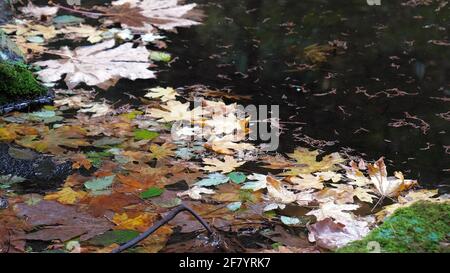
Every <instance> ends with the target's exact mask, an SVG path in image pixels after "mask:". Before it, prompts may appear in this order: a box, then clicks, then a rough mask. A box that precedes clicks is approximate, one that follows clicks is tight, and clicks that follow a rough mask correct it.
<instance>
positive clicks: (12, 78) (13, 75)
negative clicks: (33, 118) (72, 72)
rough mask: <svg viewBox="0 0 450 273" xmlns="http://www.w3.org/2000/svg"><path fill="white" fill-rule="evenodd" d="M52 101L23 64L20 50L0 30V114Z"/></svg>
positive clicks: (45, 89) (50, 96)
mask: <svg viewBox="0 0 450 273" xmlns="http://www.w3.org/2000/svg"><path fill="white" fill-rule="evenodd" d="M52 100H53V95H51V94H49V91H48V90H47V88H45V87H44V86H42V85H41V84H40V83H39V82H38V81H37V80H36V78H35V76H34V75H33V73H32V72H31V71H30V70H29V68H28V66H27V65H26V64H25V62H24V58H23V54H22V52H21V51H20V49H19V48H18V47H17V46H16V44H15V43H14V42H13V41H11V39H9V38H8V36H7V35H6V34H5V33H4V32H3V31H2V30H1V29H0V114H4V113H6V112H9V111H13V110H21V109H24V108H27V107H28V106H30V105H34V104H43V103H48V104H50V103H52Z"/></svg>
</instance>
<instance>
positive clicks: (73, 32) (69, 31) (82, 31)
mask: <svg viewBox="0 0 450 273" xmlns="http://www.w3.org/2000/svg"><path fill="white" fill-rule="evenodd" d="M60 32H61V33H63V34H65V35H66V38H67V39H74V38H87V40H88V41H89V42H90V43H92V44H95V43H98V42H100V41H101V40H103V37H102V34H103V33H104V31H101V30H98V29H97V28H95V27H93V26H90V25H83V24H80V25H79V26H65V27H64V28H63V29H61V30H60Z"/></svg>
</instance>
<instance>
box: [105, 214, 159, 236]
mask: <svg viewBox="0 0 450 273" xmlns="http://www.w3.org/2000/svg"><path fill="white" fill-rule="evenodd" d="M155 218H156V214H151V213H143V214H140V215H138V216H136V217H129V216H128V214H127V213H116V214H114V217H113V219H112V222H113V223H114V224H116V225H117V226H116V227H115V229H119V230H120V229H129V230H137V231H141V232H142V231H145V230H146V229H147V228H148V227H149V226H150V225H151V224H152V223H153V221H154V220H155Z"/></svg>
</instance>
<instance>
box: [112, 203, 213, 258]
mask: <svg viewBox="0 0 450 273" xmlns="http://www.w3.org/2000/svg"><path fill="white" fill-rule="evenodd" d="M182 211H188V212H189V213H190V214H192V215H193V216H194V217H195V218H196V219H197V220H198V221H199V222H200V223H201V224H202V225H203V226H204V227H205V229H206V230H207V231H208V233H209V234H212V233H213V231H212V229H211V227H210V226H209V225H208V223H206V221H205V220H203V218H202V217H201V216H200V215H198V214H197V213H196V212H195V211H194V210H192V209H191V208H190V207H188V206H186V205H185V204H181V205H179V206H178V207H176V208H175V209H173V210H172V211H170V212H169V213H168V214H167V215H166V216H164V217H163V218H162V219H161V220H159V221H158V222H156V224H154V225H153V226H152V227H150V228H149V229H147V230H146V231H145V232H144V233H142V234H140V235H139V236H137V237H136V238H134V239H132V240H130V241H128V242H127V243H125V244H123V245H121V246H119V247H117V248H116V249H114V250H113V251H111V253H120V252H122V251H124V250H127V249H129V248H130V247H133V246H135V245H136V244H138V243H139V242H141V241H142V240H144V239H145V238H147V237H148V236H150V235H151V234H152V233H153V232H155V231H156V230H157V229H158V228H160V227H162V226H163V225H165V224H167V223H168V222H169V221H170V220H172V219H173V218H175V216H177V215H178V214H179V213H180V212H182Z"/></svg>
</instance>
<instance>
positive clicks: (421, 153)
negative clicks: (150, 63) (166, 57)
mask: <svg viewBox="0 0 450 273" xmlns="http://www.w3.org/2000/svg"><path fill="white" fill-rule="evenodd" d="M92 2H97V3H98V2H99V1H86V0H85V1H84V2H83V4H86V5H88V4H91V3H92ZM100 2H101V1H100ZM195 2H196V3H198V4H199V5H200V7H201V8H202V9H203V10H204V12H205V14H206V16H207V17H206V18H205V20H204V24H203V25H201V26H196V27H191V28H188V29H179V31H178V33H177V34H172V33H165V34H164V35H166V36H167V37H168V38H169V42H168V48H167V49H166V50H167V51H168V52H170V53H171V54H172V55H173V57H175V58H176V61H175V62H172V63H171V64H170V67H164V66H160V67H158V70H159V73H158V79H157V80H151V81H136V82H132V81H128V80H121V81H120V82H119V84H118V85H117V86H116V87H114V88H112V89H111V90H108V91H107V92H104V93H101V95H100V96H102V97H105V98H107V99H108V100H110V101H112V102H116V101H119V100H120V101H121V102H123V103H129V102H130V103H136V101H132V100H130V99H129V97H128V96H127V95H125V94H124V92H127V93H131V94H134V95H142V94H144V93H145V91H144V89H146V88H150V87H155V86H156V85H161V86H173V87H185V86H190V85H194V84H203V85H207V86H209V87H211V88H213V89H229V90H231V93H232V94H238V95H252V100H251V101H246V102H242V103H245V104H256V105H265V104H269V105H280V112H281V113H280V114H281V116H280V118H281V121H282V122H283V125H284V126H285V131H284V133H283V134H282V135H281V141H280V147H279V150H278V152H283V153H285V152H292V150H293V149H294V148H295V147H297V146H303V147H316V148H321V149H323V150H324V151H326V152H332V151H341V152H347V153H349V154H350V155H362V156H363V157H364V158H365V159H367V160H376V159H378V158H379V157H380V156H385V157H386V159H387V160H388V162H389V165H388V168H389V170H390V171H391V172H393V171H394V170H401V171H403V172H404V173H406V176H408V177H409V178H418V179H419V182H420V183H421V184H422V185H425V186H430V187H442V189H443V190H444V191H447V190H448V188H447V187H448V185H449V184H450V157H449V153H450V138H449V132H450V121H449V116H450V112H449V111H450V79H449V78H450V61H449V59H450V58H449V57H450V47H449V46H445V45H437V44H436V43H439V42H437V41H442V40H446V41H447V42H448V41H449V40H450V39H449V29H448V27H449V22H450V21H449V17H450V11H449V10H450V9H449V7H448V6H447V7H444V8H443V9H441V10H440V11H436V8H437V5H435V4H434V5H431V6H419V7H408V6H402V5H401V1H382V5H381V6H369V5H368V4H367V3H366V1H365V0H358V1H356V0H349V1H332V0H329V1H326V0H304V1H298V0H226V1H220V0H214V1H207V0H197V1H195ZM405 2H406V1H405ZM335 40H338V41H341V42H346V47H347V48H346V49H343V48H340V49H337V50H335V51H334V52H330V56H328V58H327V61H326V62H325V63H323V64H321V65H318V66H317V67H316V68H315V69H304V68H305V64H307V65H310V64H311V62H310V61H309V60H308V59H307V58H306V56H305V54H304V48H305V47H307V46H310V45H312V44H319V45H326V44H328V42H330V41H335ZM433 40H435V41H434V42H433ZM430 41H431V42H430ZM447 112H448V114H447V115H445V114H444V113H447ZM440 114H441V115H440ZM399 125H405V126H402V127H398V126H399ZM396 126H397V127H396ZM313 140H316V141H313ZM389 170H388V171H389Z"/></svg>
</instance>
